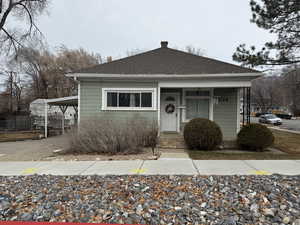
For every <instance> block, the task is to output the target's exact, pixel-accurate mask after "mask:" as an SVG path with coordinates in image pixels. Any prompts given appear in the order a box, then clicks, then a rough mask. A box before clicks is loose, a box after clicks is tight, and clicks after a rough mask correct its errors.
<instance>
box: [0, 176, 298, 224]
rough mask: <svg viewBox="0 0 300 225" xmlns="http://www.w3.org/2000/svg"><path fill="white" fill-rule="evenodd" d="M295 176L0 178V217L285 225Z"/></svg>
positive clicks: (292, 216) (292, 212)
mask: <svg viewBox="0 0 300 225" xmlns="http://www.w3.org/2000/svg"><path fill="white" fill-rule="evenodd" d="M299 196H300V176H281V175H276V174H275V175H271V176H50V175H43V176H40V175H34V176H26V177H0V220H6V221H9V220H15V221H20V220H21V221H53V222H55V221H59V222H97V223H120V224H122V223H127V224H220V225H221V224H222V225H242V224H243V225H245V224H264V225H265V224H267V225H268V224H292V223H293V222H294V221H295V220H296V219H300V198H299Z"/></svg>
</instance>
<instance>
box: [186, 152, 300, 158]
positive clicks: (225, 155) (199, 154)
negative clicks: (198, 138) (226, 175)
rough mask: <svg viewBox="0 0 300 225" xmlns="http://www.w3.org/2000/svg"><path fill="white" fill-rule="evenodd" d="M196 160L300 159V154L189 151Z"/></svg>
mask: <svg viewBox="0 0 300 225" xmlns="http://www.w3.org/2000/svg"><path fill="white" fill-rule="evenodd" d="M188 153H189V156H190V158H191V159H194V160H300V154H274V153H271V152H245V153H232V152H226V153H225V152H224V153H221V152H209V151H188Z"/></svg>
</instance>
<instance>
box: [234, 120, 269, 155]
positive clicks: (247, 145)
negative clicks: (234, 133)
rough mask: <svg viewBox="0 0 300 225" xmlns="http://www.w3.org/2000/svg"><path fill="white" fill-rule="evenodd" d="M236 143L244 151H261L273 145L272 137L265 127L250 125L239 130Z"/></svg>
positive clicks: (255, 124) (256, 124)
mask: <svg viewBox="0 0 300 225" xmlns="http://www.w3.org/2000/svg"><path fill="white" fill-rule="evenodd" d="M237 143H238V145H239V146H240V147H241V149H244V150H250V151H263V150H265V149H266V148H268V147H270V146H271V145H272V144H273V143H274V135H273V133H272V132H271V131H270V129H269V128H267V127H266V126H264V125H261V124H258V123H252V124H248V125H246V126H244V127H243V128H242V129H241V130H240V132H239V134H238V138H237Z"/></svg>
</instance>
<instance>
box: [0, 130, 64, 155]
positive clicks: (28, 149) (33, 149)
mask: <svg viewBox="0 0 300 225" xmlns="http://www.w3.org/2000/svg"><path fill="white" fill-rule="evenodd" d="M67 147H68V139H67V137H65V136H56V137H50V138H48V139H42V140H28V141H17V142H0V161H38V160H44V159H46V158H47V157H51V156H52V155H53V150H57V149H62V148H67Z"/></svg>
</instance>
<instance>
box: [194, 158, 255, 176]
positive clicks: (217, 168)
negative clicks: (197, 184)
mask: <svg viewBox="0 0 300 225" xmlns="http://www.w3.org/2000/svg"><path fill="white" fill-rule="evenodd" d="M193 162H194V164H195V166H196V167H197V169H198V171H199V173H200V175H250V174H253V170H254V169H253V168H251V167H250V166H248V165H247V164H246V163H245V162H243V161H241V160H193Z"/></svg>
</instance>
